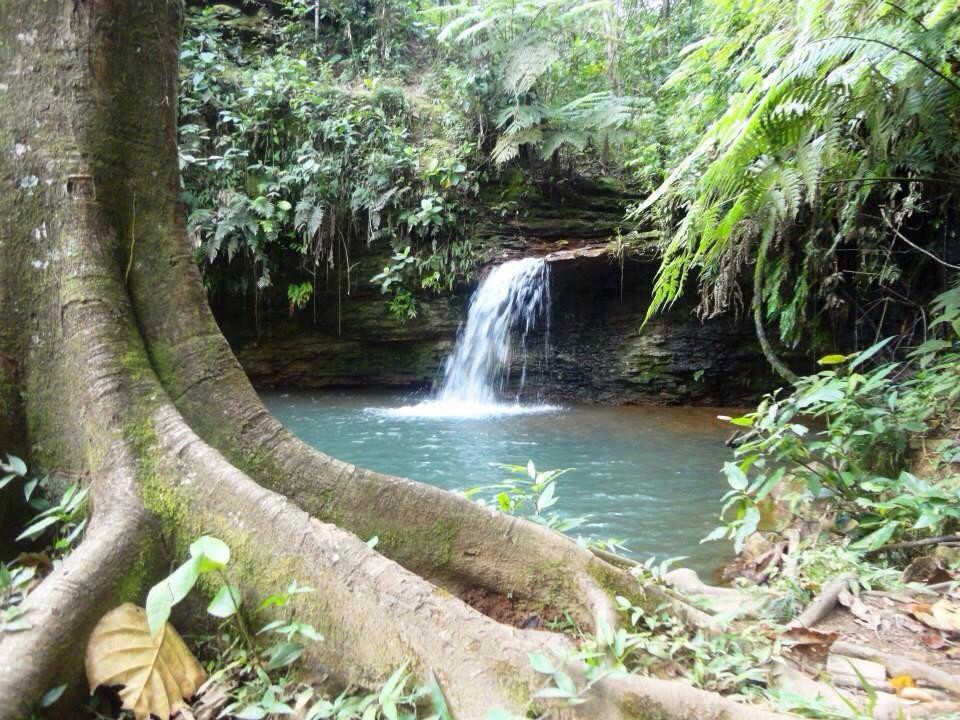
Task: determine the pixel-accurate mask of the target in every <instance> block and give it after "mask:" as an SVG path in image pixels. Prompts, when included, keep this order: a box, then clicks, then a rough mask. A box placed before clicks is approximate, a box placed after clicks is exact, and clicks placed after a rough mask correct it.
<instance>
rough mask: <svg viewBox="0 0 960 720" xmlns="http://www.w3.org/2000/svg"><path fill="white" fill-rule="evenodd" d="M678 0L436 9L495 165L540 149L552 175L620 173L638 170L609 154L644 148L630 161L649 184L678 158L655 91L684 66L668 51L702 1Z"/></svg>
mask: <svg viewBox="0 0 960 720" xmlns="http://www.w3.org/2000/svg"><path fill="white" fill-rule="evenodd" d="M673 5H674V6H673V7H671V8H670V9H669V10H667V11H664V10H663V9H660V10H656V9H651V8H649V7H648V6H647V5H646V4H645V3H640V2H626V3H613V2H609V1H607V0H599V1H594V2H587V3H577V2H570V0H525V1H524V2H512V1H508V0H490V1H489V2H483V3H474V4H469V3H464V4H458V5H452V6H441V7H438V8H437V9H436V10H434V11H433V12H432V15H433V16H435V17H436V18H437V19H438V20H439V21H441V22H443V29H442V31H441V32H440V34H439V35H438V40H439V41H440V42H441V43H448V44H449V45H451V46H452V47H454V48H456V49H462V50H463V52H464V53H466V55H467V57H466V58H465V59H464V60H462V61H461V62H463V63H464V64H466V63H469V66H470V67H472V68H473V71H472V73H471V74H469V76H468V77H469V80H470V81H471V87H470V89H471V91H472V93H471V94H472V97H471V98H470V99H469V101H468V102H469V104H470V105H471V106H472V107H475V108H476V112H477V114H478V115H479V117H480V118H481V122H482V123H483V128H482V133H483V136H484V137H486V136H490V137H493V138H495V142H494V143H493V145H492V148H491V149H490V157H491V159H492V160H493V161H494V163H495V164H496V165H505V164H507V163H516V162H520V161H524V162H526V163H528V164H529V165H531V166H533V165H534V162H533V160H534V158H536V159H537V160H539V161H544V162H549V163H551V165H550V168H551V170H550V172H551V173H554V174H558V170H559V169H560V167H561V165H562V164H566V165H567V166H568V168H569V172H570V174H573V173H574V172H576V173H579V174H587V173H588V172H589V171H590V169H591V168H592V169H594V170H597V171H599V172H601V173H606V172H615V173H620V172H622V171H623V170H625V169H628V170H633V169H634V168H623V167H622V166H620V163H618V162H614V161H613V158H614V155H615V154H616V153H622V152H623V150H624V149H626V148H629V152H630V154H633V155H636V156H641V155H643V160H642V161H640V160H638V161H637V162H636V163H635V164H634V167H635V168H636V169H637V170H638V171H639V172H638V174H639V175H641V176H642V178H641V179H642V180H643V181H646V182H649V180H650V179H651V178H655V177H657V176H659V175H660V174H661V173H662V171H663V169H664V167H665V162H666V161H667V159H668V157H669V156H670V155H671V150H670V148H669V147H667V146H666V143H664V142H663V140H665V139H666V138H667V136H668V133H667V132H665V131H664V130H663V122H662V121H663V120H664V119H665V118H666V117H668V116H669V115H668V113H669V111H668V108H666V107H665V105H666V103H662V106H661V107H658V106H657V104H655V103H654V101H653V97H652V96H653V95H654V93H655V92H656V89H657V87H658V86H659V85H660V83H661V82H662V81H663V80H664V79H665V78H666V76H667V73H668V72H669V70H670V69H672V67H673V66H674V65H675V64H676V63H677V58H676V54H675V52H673V51H675V50H676V49H678V48H679V47H680V46H681V45H682V44H683V43H684V42H685V41H687V40H689V39H691V38H692V36H693V34H694V32H695V21H694V18H695V16H696V9H697V8H698V6H699V3H698V2H679V3H675V4H673ZM626 88H629V91H626V90H625V89H626ZM527 150H529V152H528V153H526V152H525V151H527Z"/></svg>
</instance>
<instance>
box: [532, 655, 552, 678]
mask: <svg viewBox="0 0 960 720" xmlns="http://www.w3.org/2000/svg"><path fill="white" fill-rule="evenodd" d="M527 657H528V658H529V659H530V667H532V668H533V669H534V670H536V671H537V672H538V673H543V674H544V675H553V673H555V672H556V668H554V667H553V663H552V662H550V658H548V657H547V656H546V655H541V654H540V653H528V654H527Z"/></svg>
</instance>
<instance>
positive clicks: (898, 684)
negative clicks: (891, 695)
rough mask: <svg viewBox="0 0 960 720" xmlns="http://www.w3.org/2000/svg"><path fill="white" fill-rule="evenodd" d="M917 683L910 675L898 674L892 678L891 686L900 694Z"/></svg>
mask: <svg viewBox="0 0 960 720" xmlns="http://www.w3.org/2000/svg"><path fill="white" fill-rule="evenodd" d="M916 686H917V683H916V682H914V679H913V678H912V677H910V676H909V675H896V676H895V677H892V678H890V687H892V688H893V689H894V692H896V693H897V695H900V694H901V693H902V692H903V691H904V689H906V688H912V687H916Z"/></svg>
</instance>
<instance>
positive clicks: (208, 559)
mask: <svg viewBox="0 0 960 720" xmlns="http://www.w3.org/2000/svg"><path fill="white" fill-rule="evenodd" d="M190 555H191V556H192V557H195V558H201V559H202V560H201V563H200V566H199V568H200V572H202V573H204V572H209V571H210V570H220V569H222V568H224V567H225V566H226V564H227V563H228V562H230V548H229V547H227V544H226V543H225V542H223V540H219V539H217V538H215V537H212V536H210V535H203V536H202V537H199V538H197V539H196V540H194V541H193V542H192V543H191V544H190Z"/></svg>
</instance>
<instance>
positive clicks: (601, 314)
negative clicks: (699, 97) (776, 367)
mask: <svg viewBox="0 0 960 720" xmlns="http://www.w3.org/2000/svg"><path fill="white" fill-rule="evenodd" d="M655 272H656V265H655V264H653V263H640V262H627V263H626V264H625V265H624V266H623V268H622V276H621V266H620V264H619V263H618V262H616V261H615V260H613V259H611V258H609V257H598V258H582V259H572V260H568V261H559V262H555V263H553V318H552V322H551V339H550V342H551V347H552V351H553V352H552V354H551V358H550V364H549V368H548V370H547V373H546V377H547V384H548V387H549V390H548V393H549V394H550V395H552V396H553V397H556V398H558V399H569V400H578V401H588V402H600V403H615V404H619V403H657V402H660V403H685V402H696V403H715V404H726V403H740V402H746V401H751V400H753V399H755V398H756V397H757V396H758V395H760V394H762V393H763V392H764V391H767V390H769V389H771V388H772V387H775V386H776V384H777V383H776V379H775V378H774V377H772V376H771V373H770V371H769V369H768V367H767V364H766V361H765V360H764V359H763V356H762V354H761V352H760V348H759V346H758V344H757V342H756V339H755V337H754V334H753V327H752V324H751V323H750V320H749V318H747V317H743V318H739V319H738V318H735V317H733V316H732V315H730V316H724V317H719V318H714V319H711V320H707V321H704V322H701V321H700V320H699V319H698V318H697V317H696V316H695V314H694V312H693V308H692V306H691V304H690V303H685V304H684V303H680V304H678V305H677V306H675V307H674V308H672V309H671V310H670V311H669V312H668V313H665V314H663V315H660V316H657V317H654V318H652V319H651V320H650V321H649V322H647V323H646V325H644V320H645V317H646V312H647V307H648V305H649V298H650V291H651V288H652V285H653V278H654V273H655Z"/></svg>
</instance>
